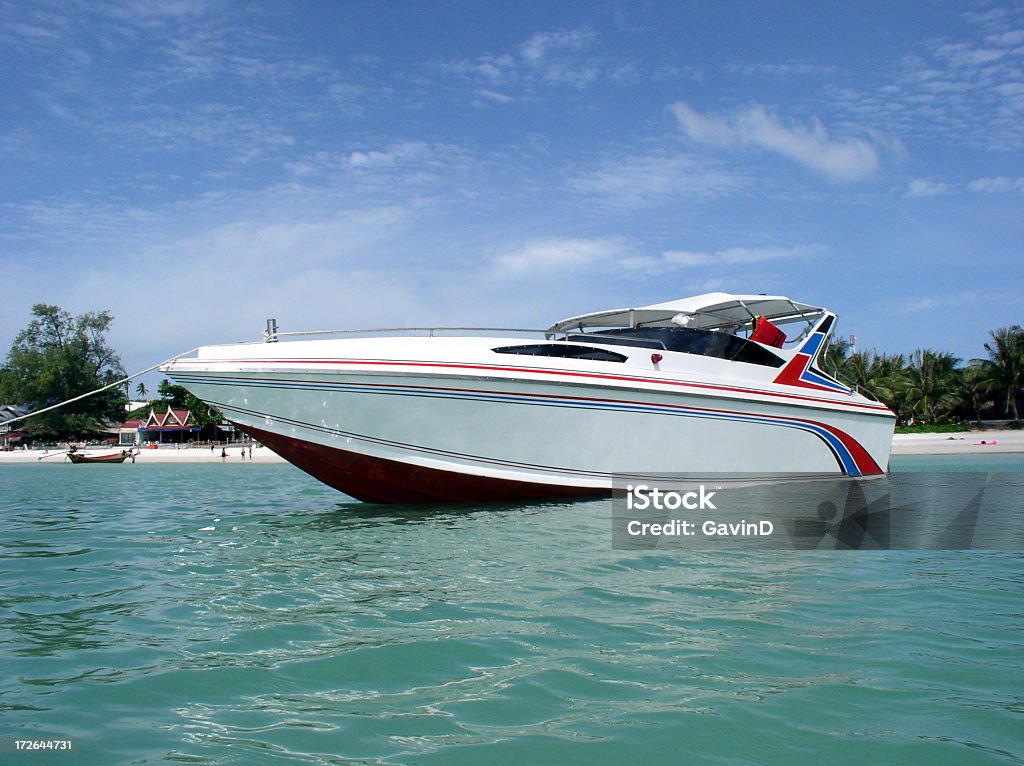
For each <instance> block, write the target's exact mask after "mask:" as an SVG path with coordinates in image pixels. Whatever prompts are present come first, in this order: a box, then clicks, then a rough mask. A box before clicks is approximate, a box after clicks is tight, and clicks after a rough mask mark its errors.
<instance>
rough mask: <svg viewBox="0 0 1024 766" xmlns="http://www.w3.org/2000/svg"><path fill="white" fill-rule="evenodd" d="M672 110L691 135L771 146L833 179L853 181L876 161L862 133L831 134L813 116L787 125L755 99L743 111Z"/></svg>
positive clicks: (715, 142) (679, 106)
mask: <svg viewBox="0 0 1024 766" xmlns="http://www.w3.org/2000/svg"><path fill="white" fill-rule="evenodd" d="M670 111H671V112H672V114H673V115H675V118H676V119H677V120H678V121H679V125H680V127H682V129H683V130H684V131H685V132H686V134H687V135H689V137H690V138H691V139H693V140H694V141H696V142H698V143H701V144H706V145H709V146H721V147H724V148H734V147H754V148H758V149H764V150H767V151H770V152H774V153H776V154H779V155H781V156H783V157H786V158H788V159H790V160H793V161H794V162H796V163H797V164H799V165H802V166H804V167H806V168H808V169H810V170H813V171H815V172H817V173H820V174H822V175H824V176H826V177H827V178H830V179H833V180H837V181H856V180H859V179H862V178H866V177H868V176H870V175H872V174H874V173H875V172H876V171H877V170H878V167H879V162H878V154H877V152H876V151H875V148H874V146H873V145H872V144H871V143H870V142H868V141H866V140H864V139H861V138H841V139H840V138H833V137H832V136H830V135H829V133H828V131H827V130H826V129H825V127H824V126H823V125H822V124H821V123H820V122H819V121H818V120H815V121H814V122H813V123H812V125H811V126H810V127H804V126H802V125H787V124H785V123H784V122H783V121H782V120H781V119H780V118H779V117H777V116H776V115H774V114H772V113H770V112H768V111H767V110H766V109H765V108H764V107H763V106H761V105H759V104H755V105H754V106H752V107H751V108H750V109H748V110H746V111H745V112H737V113H733V114H728V115H717V114H702V113H700V112H698V111H696V110H695V109H693V108H692V107H691V106H689V105H688V104H686V103H684V102H679V103H676V104H673V105H672V106H671V107H670Z"/></svg>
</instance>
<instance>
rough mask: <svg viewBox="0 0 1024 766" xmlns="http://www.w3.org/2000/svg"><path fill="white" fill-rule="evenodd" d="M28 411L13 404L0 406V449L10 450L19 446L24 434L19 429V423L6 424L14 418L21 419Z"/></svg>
mask: <svg viewBox="0 0 1024 766" xmlns="http://www.w3.org/2000/svg"><path fill="white" fill-rule="evenodd" d="M27 412H28V410H27V409H25V408H24V407H18V406H17V405H14V404H0V449H12V448H14V447H16V446H18V445H19V444H21V439H22V437H23V436H24V434H25V432H24V431H23V430H22V428H21V421H20V420H19V421H18V422H17V423H12V422H8V421H11V420H13V419H14V418H18V417H21V416H22V415H24V414H25V413H27Z"/></svg>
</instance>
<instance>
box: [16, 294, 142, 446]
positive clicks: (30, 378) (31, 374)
mask: <svg viewBox="0 0 1024 766" xmlns="http://www.w3.org/2000/svg"><path fill="white" fill-rule="evenodd" d="M32 316H33V319H32V321H31V322H29V325H28V327H26V328H25V329H24V330H22V331H21V332H20V333H18V335H17V336H16V337H15V339H14V343H12V344H11V349H10V351H9V352H8V354H7V360H6V363H5V365H4V368H3V371H2V374H0V399H3V400H4V401H9V402H15V403H17V404H24V405H28V406H29V407H30V408H31V409H34V410H35V409H41V408H44V407H49V406H51V405H54V404H58V403H60V402H63V401H66V400H68V399H73V398H74V397H76V396H80V395H82V394H85V393H88V392H90V391H94V390H96V389H98V388H101V387H103V386H106V385H109V384H111V383H115V382H116V381H118V380H119V379H120V378H122V377H124V375H125V372H124V369H123V368H122V367H121V360H120V359H119V358H118V356H117V354H116V353H115V352H114V350H113V349H112V348H111V347H110V345H109V344H108V343H107V339H106V334H107V331H108V330H109V329H110V325H111V323H112V322H113V321H114V318H113V317H112V316H111V315H110V312H108V311H100V312H91V313H86V314H81V315H79V316H77V317H75V316H72V315H71V314H69V313H68V312H67V311H64V310H63V309H61V308H60V307H58V306H50V305H47V304H45V303H38V304H36V305H35V306H33V307H32ZM124 403H125V395H124V390H123V388H122V387H120V386H115V387H114V388H111V389H108V390H107V391H104V392H102V393H100V394H97V395H95V396H91V397H89V398H86V399H82V400H81V401H78V402H74V403H73V404H69V405H67V406H65V407H62V408H60V409H58V410H54V411H53V412H48V413H45V414H43V415H39V416H37V417H35V418H32V419H31V420H30V421H28V423H29V426H30V429H31V433H32V436H33V438H43V439H64V438H68V437H81V436H91V435H99V434H101V433H102V432H103V429H104V428H105V427H106V426H109V425H111V424H114V423H119V422H120V421H121V419H122V418H123V416H124Z"/></svg>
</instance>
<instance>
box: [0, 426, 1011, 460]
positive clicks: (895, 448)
mask: <svg viewBox="0 0 1024 766" xmlns="http://www.w3.org/2000/svg"><path fill="white" fill-rule="evenodd" d="M982 442H984V444H982ZM119 450H120V448H119V447H111V448H99V447H90V448H88V449H86V450H83V451H84V452H86V453H92V454H97V455H101V454H102V455H106V454H110V453H111V452H118V451H119ZM226 450H227V457H221V448H220V447H214V449H213V450H211V449H210V448H209V447H182V448H179V449H175V448H174V446H173V445H167V444H165V445H163V446H161V447H160V448H159V449H143V450H141V451H140V452H139V454H138V456H137V457H136V462H138V463H249V462H253V463H284V462H286V461H285V459H284V458H283V457H281V456H280V455H278V454H277V453H276V452H274V451H273V450H271V449H270V448H269V447H253V450H252V459H251V461H250V458H249V449H248V447H246V448H245V457H244V459H243V457H242V447H240V446H234V447H227V448H226ZM65 452H66V450H56V449H53V450H13V451H11V452H0V465H4V464H9V463H55V464H56V463H67V462H69V461H68V459H67V456H66V455H65V457H63V458H62V457H60V455H61V454H62V453H65ZM1015 453H1024V431H973V432H964V433H952V434H896V435H895V436H894V437H893V440H892V454H893V455H984V454H1015ZM40 458H42V459H40Z"/></svg>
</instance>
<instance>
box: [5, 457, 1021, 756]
mask: <svg viewBox="0 0 1024 766" xmlns="http://www.w3.org/2000/svg"><path fill="white" fill-rule="evenodd" d="M987 459H988V460H990V461H991V462H988V463H986V462H984V461H983V462H982V463H981V464H980V465H973V466H968V467H967V468H965V469H964V470H973V471H978V470H1002V471H1005V470H1018V471H1019V470H1024V457H1021V456H1009V457H1007V456H990V457H989V458H987ZM958 465H962V463H956V462H953V463H951V462H950V461H949V460H946V459H943V458H939V459H934V458H933V459H923V458H913V459H909V458H908V459H902V458H901V459H897V460H895V461H894V468H895V469H897V470H914V471H921V470H953V469H955V468H956V467H957V466H958ZM0 492H2V496H3V498H4V502H3V510H2V516H0V546H2V548H0V738H2V739H3V747H4V748H5V749H6V751H7V752H0V762H10V763H75V764H80V763H85V764H156V763H188V764H261V763H296V764H298V763H322V764H559V763H586V764H633V763H651V764H654V763H658V764H661V763H683V762H687V763H709V764H742V763H765V762H775V763H786V762H788V763H814V764H818V763H838V764H844V763H847V764H862V763H866V762H867V763H871V762H874V763H907V764H934V763H964V764H973V763H977V764H982V763H1021V762H1024V598H1022V595H1024V554H1021V553H1015V552H1014V553H991V552H978V551H969V552H939V551H891V552H857V553H850V552H846V553H842V552H799V553H797V552H793V551H787V552H750V553H744V552H728V553H723V552H698V553H695V552H688V551H669V552H656V551H647V552H644V551H614V550H612V548H611V540H610V515H611V505H610V502H605V501H594V502H581V503H572V504H566V503H548V504H535V505H529V506H518V507H514V506H497V507H489V508H483V507H477V508H457V507H451V506H437V507H430V508H401V507H379V506H377V507H374V506H366V505H362V504H359V503H354V502H346V499H345V498H344V496H342V495H339V494H338V493H336V492H334V491H333V490H330V489H328V488H326V487H323V486H322V485H319V484H318V483H316V482H315V481H313V480H312V479H309V478H308V477H306V476H305V475H304V474H302V473H300V472H299V471H297V470H296V469H293V468H292V467H290V466H287V465H144V464H142V463H140V464H137V465H134V466H132V465H125V466H88V467H82V466H65V465H45V464H39V465H19V466H4V467H3V468H2V469H0ZM22 737H58V738H72V739H73V740H74V741H75V748H76V750H77V751H76V752H75V753H73V754H70V755H69V754H66V753H32V754H26V753H23V752H22V753H17V752H12V746H11V743H12V742H13V740H14V739H16V738H22Z"/></svg>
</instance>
